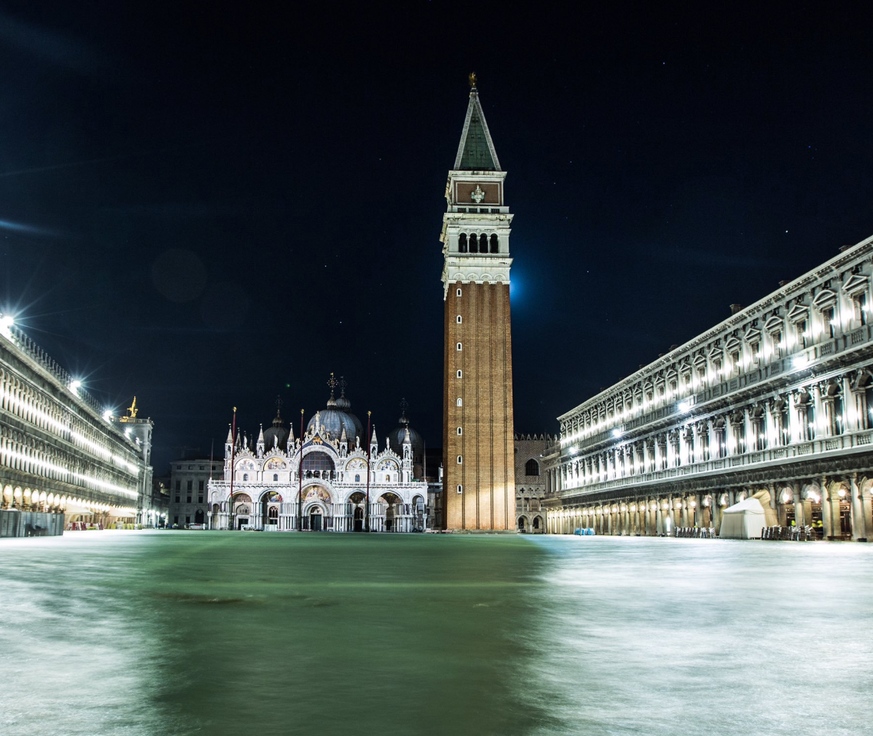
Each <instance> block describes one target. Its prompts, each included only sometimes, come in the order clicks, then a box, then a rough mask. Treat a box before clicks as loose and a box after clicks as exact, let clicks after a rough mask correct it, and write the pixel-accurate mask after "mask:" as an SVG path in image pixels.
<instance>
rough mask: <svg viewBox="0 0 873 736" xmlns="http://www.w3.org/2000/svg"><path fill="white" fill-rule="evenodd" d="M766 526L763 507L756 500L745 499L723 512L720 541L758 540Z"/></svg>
mask: <svg viewBox="0 0 873 736" xmlns="http://www.w3.org/2000/svg"><path fill="white" fill-rule="evenodd" d="M765 526H767V517H766V515H765V514H764V507H763V506H762V505H761V502H760V501H759V500H758V499H757V498H747V499H745V500H744V501H740V502H739V503H735V504H734V505H733V506H730V507H728V508H726V509H725V510H724V516H723V517H722V520H721V531H720V532H719V534H718V536H719V538H721V539H760V537H761V530H762V529H763V528H764V527H765Z"/></svg>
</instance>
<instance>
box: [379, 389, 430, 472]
mask: <svg viewBox="0 0 873 736" xmlns="http://www.w3.org/2000/svg"><path fill="white" fill-rule="evenodd" d="M400 406H401V414H400V419H399V420H398V422H397V427H395V428H394V429H392V430H391V431H390V432H389V433H388V444H389V445H390V447H391V449H392V450H394V452H396V453H397V454H398V455H400V456H402V455H403V440H404V438H405V437H406V430H407V429H408V430H409V439H410V441H411V442H412V457H413V459H416V460H417V459H419V458H421V457H422V455H424V439H423V438H422V436H421V435H420V434H419V433H418V432H416V431H415V430H414V429H413V428H412V427H410V426H409V419H408V418H407V416H406V402H405V401H404V402H403V403H401V405H400Z"/></svg>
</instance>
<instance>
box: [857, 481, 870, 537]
mask: <svg viewBox="0 0 873 736" xmlns="http://www.w3.org/2000/svg"><path fill="white" fill-rule="evenodd" d="M870 488H871V486H870V484H869V483H862V484H861V492H860V496H861V507H862V508H861V510H862V512H863V514H864V530H865V531H866V533H867V539H868V540H869V539H870V537H871V535H873V499H871V496H870Z"/></svg>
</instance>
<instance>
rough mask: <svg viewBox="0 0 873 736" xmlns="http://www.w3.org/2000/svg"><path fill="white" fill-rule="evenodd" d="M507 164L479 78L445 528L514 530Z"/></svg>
mask: <svg viewBox="0 0 873 736" xmlns="http://www.w3.org/2000/svg"><path fill="white" fill-rule="evenodd" d="M505 179H506V172H504V171H502V170H501V168H500V164H499V161H498V159H497V154H496V152H495V150H494V144H493V142H492V140H491V134H490V132H489V130H488V126H487V124H486V122H485V115H484V112H483V111H482V106H481V103H480V102H479V95H478V91H477V89H476V86H475V77H474V76H473V75H471V90H470V102H469V105H468V107H467V116H466V118H465V121H464V129H463V132H462V134H461V143H460V146H459V147H458V154H457V157H456V159H455V165H454V168H453V169H452V170H451V171H450V172H449V178H448V184H447V186H446V201H447V203H448V207H447V211H446V214H445V216H444V218H443V231H442V235H441V240H442V243H443V255H444V259H445V260H444V267H443V276H442V279H443V286H444V299H445V353H444V410H443V468H444V472H443V484H444V486H443V491H444V493H443V498H444V501H443V509H444V512H443V526H444V527H445V528H446V529H453V530H463V531H515V521H514V520H515V471H514V442H513V437H514V429H513V413H512V337H511V327H510V324H511V323H510V309H509V270H510V266H511V264H512V259H511V258H510V257H509V234H510V224H511V222H512V215H511V214H510V213H509V208H508V207H507V206H506V204H505V201H504V181H505Z"/></svg>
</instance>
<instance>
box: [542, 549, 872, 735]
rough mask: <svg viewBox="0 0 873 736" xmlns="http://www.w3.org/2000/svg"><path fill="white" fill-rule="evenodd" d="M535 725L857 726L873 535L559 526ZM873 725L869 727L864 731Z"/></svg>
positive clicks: (867, 642)
mask: <svg viewBox="0 0 873 736" xmlns="http://www.w3.org/2000/svg"><path fill="white" fill-rule="evenodd" d="M536 544H537V546H539V547H540V548H541V549H543V550H545V551H547V552H548V553H549V557H550V559H549V561H548V562H547V564H545V565H541V566H540V569H541V570H543V572H542V573H541V580H542V582H543V583H544V584H545V587H544V589H543V592H544V595H543V598H542V600H543V605H542V608H541V611H540V616H539V618H538V620H537V625H536V627H535V628H534V630H533V632H532V634H531V636H530V638H529V640H528V645H529V647H530V648H531V649H533V650H534V651H536V652H537V655H536V656H535V657H533V658H532V662H531V663H530V670H529V675H528V676H529V679H530V681H532V682H535V683H537V694H540V695H542V696H543V698H542V700H541V701H540V704H541V705H544V706H545V708H546V710H547V711H548V713H549V714H550V716H551V718H550V720H549V721H548V722H546V723H543V724H541V726H540V727H538V728H536V729H534V731H533V733H537V734H559V733H560V734H563V733H584V734H589V735H591V736H594V735H600V734H647V735H653V736H654V735H656V734H664V735H665V736H666V735H667V734H670V735H673V734H708V735H709V736H722V735H732V734H737V735H738V736H739V735H740V734H792V735H793V736H803V735H805V734H828V735H829V736H834V735H835V734H847V735H848V734H860V733H864V732H865V729H866V728H868V727H869V723H870V720H869V706H868V693H869V687H870V684H871V678H873V656H871V655H873V643H871V637H870V632H871V630H873V626H871V624H873V576H871V573H873V560H871V553H873V549H870V548H868V547H867V546H866V545H859V544H854V545H853V544H825V543H805V544H804V543H796V542H738V541H721V540H703V539H700V540H698V539H653V538H645V537H639V538H628V537H623V538H622V537H619V538H616V537H612V538H610V537H600V538H596V537H594V538H592V537H548V538H539V539H537V540H536ZM868 732H869V731H868Z"/></svg>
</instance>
